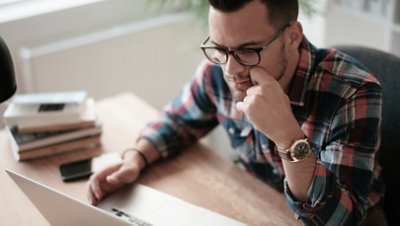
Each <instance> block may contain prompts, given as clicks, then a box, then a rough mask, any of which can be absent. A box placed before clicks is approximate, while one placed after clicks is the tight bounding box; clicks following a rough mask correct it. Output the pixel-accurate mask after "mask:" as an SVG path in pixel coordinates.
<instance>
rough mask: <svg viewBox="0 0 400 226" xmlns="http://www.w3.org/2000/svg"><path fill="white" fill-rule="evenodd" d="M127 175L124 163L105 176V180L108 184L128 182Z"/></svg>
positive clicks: (127, 171)
mask: <svg viewBox="0 0 400 226" xmlns="http://www.w3.org/2000/svg"><path fill="white" fill-rule="evenodd" d="M128 176H129V170H127V169H126V167H125V165H121V166H120V167H119V169H118V170H116V171H115V172H113V173H112V174H110V175H109V176H107V178H106V180H107V182H108V183H110V184H119V183H123V182H128V181H127V180H128V179H127V177H128Z"/></svg>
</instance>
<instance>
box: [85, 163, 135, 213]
mask: <svg viewBox="0 0 400 226" xmlns="http://www.w3.org/2000/svg"><path fill="white" fill-rule="evenodd" d="M139 173H140V166H139V164H138V162H137V161H134V159H128V158H127V159H125V160H124V161H123V162H122V163H118V164H115V165H112V166H109V167H107V168H105V169H103V170H102V171H100V172H98V173H95V174H93V175H92V176H91V177H90V179H89V182H88V193H87V198H88V200H89V202H90V203H91V204H92V205H96V204H97V203H98V202H99V201H100V200H101V199H103V198H104V197H105V196H106V195H107V194H110V193H111V192H114V191H115V190H117V189H118V188H120V187H122V186H124V185H125V184H128V183H132V182H133V181H135V180H136V179H137V178H138V176H139Z"/></svg>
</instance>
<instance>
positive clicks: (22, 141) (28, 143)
mask: <svg viewBox="0 0 400 226" xmlns="http://www.w3.org/2000/svg"><path fill="white" fill-rule="evenodd" d="M5 129H6V131H7V134H8V136H9V140H10V142H11V145H12V146H13V147H15V148H16V149H17V151H18V152H22V151H25V150H29V149H35V148H39V147H44V146H49V145H52V144H57V143H61V142H66V141H71V140H75V139H78V138H81V137H87V136H94V135H99V134H101V131H102V128H101V124H100V123H99V122H97V123H96V125H95V126H93V127H88V128H83V129H74V130H67V131H56V132H44V133H30V134H20V133H19V132H18V128H17V127H15V126H13V127H8V126H6V127H5Z"/></svg>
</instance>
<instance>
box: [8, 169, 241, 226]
mask: <svg viewBox="0 0 400 226" xmlns="http://www.w3.org/2000/svg"><path fill="white" fill-rule="evenodd" d="M6 172H7V174H8V175H9V176H10V177H11V178H12V179H13V180H14V182H15V183H16V184H17V185H18V186H19V188H20V189H21V190H22V191H23V192H24V193H25V195H26V196H27V197H28V198H29V199H30V200H31V202H32V203H33V204H34V205H35V207H36V208H37V209H38V210H39V211H40V213H41V214H42V215H43V216H44V217H45V218H46V220H47V221H48V222H49V223H50V225H67V226H68V225H74V226H75V225H96V226H97V225H113V226H114V225H121V226H122V225H143V226H148V225H171V226H180V225H182V226H187V225H193V226H200V225H204V226H210V225H218V226H224V225H226V226H228V225H229V226H243V225H245V224H243V223H241V222H239V221H236V220H234V219H232V218H228V217H225V216H223V215H220V214H218V213H215V212H212V211H210V210H207V209H204V208H201V207H198V206H194V205H192V204H189V203H187V202H185V201H183V200H180V199H178V198H175V197H173V196H170V195H167V194H165V193H162V192H160V191H157V190H155V189H152V188H149V187H147V186H144V185H139V184H135V185H131V186H126V187H125V188H123V189H121V190H120V191H118V192H116V193H114V194H113V195H111V196H109V197H107V198H106V199H105V200H104V201H102V202H100V203H99V204H98V206H92V205H90V204H88V203H85V202H82V201H80V200H77V199H75V198H73V197H70V196H68V195H66V194H63V193H61V192H59V191H56V190H54V189H52V188H50V187H47V186H45V185H43V184H41V183H39V182H36V181H34V180H31V179H29V178H27V177H25V176H22V175H20V174H18V173H16V172H13V171H11V170H7V169H6Z"/></svg>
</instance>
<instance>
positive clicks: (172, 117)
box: [139, 63, 218, 158]
mask: <svg viewBox="0 0 400 226" xmlns="http://www.w3.org/2000/svg"><path fill="white" fill-rule="evenodd" d="M212 71H213V68H212V66H211V65H210V64H206V63H203V64H201V65H200V67H199V68H198V70H197V71H196V74H195V76H194V78H193V79H192V80H191V81H190V82H188V83H187V84H186V85H185V86H184V87H183V89H182V91H181V93H180V94H179V95H178V96H177V97H175V99H174V100H173V101H172V102H171V103H169V104H168V105H167V106H166V107H165V108H164V110H163V111H162V112H161V113H160V114H159V115H158V117H157V118H156V119H155V120H153V121H151V122H150V123H149V124H148V125H147V126H146V127H145V129H144V130H143V131H142V132H141V134H140V136H139V139H141V138H144V139H147V140H149V141H150V142H151V143H152V144H153V145H154V146H155V147H156V148H157V149H158V150H159V151H160V153H161V156H162V157H164V158H165V157H167V156H169V155H171V154H175V153H178V152H180V151H181V150H183V149H184V148H185V147H187V146H189V145H191V144H193V143H195V142H196V141H197V140H198V139H199V138H200V137H202V136H204V135H205V134H207V133H208V132H209V131H210V130H212V129H213V128H214V127H215V126H217V125H218V120H217V118H216V107H215V105H214V103H213V102H212V100H211V98H210V97H209V93H210V89H211V77H212Z"/></svg>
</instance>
